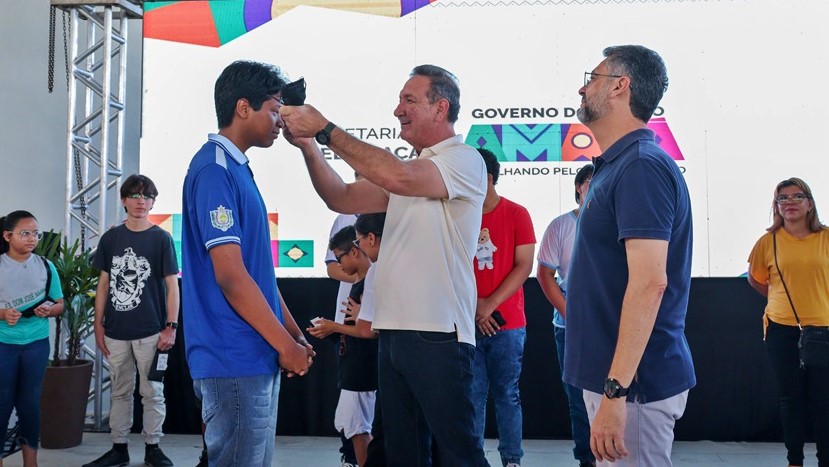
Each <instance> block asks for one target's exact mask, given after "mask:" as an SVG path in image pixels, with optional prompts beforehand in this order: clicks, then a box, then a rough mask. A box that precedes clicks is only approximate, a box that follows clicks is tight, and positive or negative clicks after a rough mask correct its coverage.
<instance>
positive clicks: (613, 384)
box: [603, 378, 624, 399]
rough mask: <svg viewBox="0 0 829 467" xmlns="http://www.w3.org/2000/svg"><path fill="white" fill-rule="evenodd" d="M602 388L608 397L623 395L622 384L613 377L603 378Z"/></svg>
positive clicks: (613, 397)
mask: <svg viewBox="0 0 829 467" xmlns="http://www.w3.org/2000/svg"><path fill="white" fill-rule="evenodd" d="M603 389H604V395H605V396H607V398H608V399H615V398H617V397H621V396H623V395H624V394H622V390H623V388H622V385H621V384H619V382H618V381H616V380H615V379H613V378H607V379H606V380H604V388H603Z"/></svg>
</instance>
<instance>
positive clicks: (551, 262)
mask: <svg viewBox="0 0 829 467" xmlns="http://www.w3.org/2000/svg"><path fill="white" fill-rule="evenodd" d="M558 220H559V218H558V217H557V218H555V219H553V221H552V222H550V225H548V226H547V230H545V231H544V237H542V238H541V246H540V247H539V249H538V262H539V263H541V264H543V265H544V266H546V267H548V268H550V269H554V270H558V269H559V267H560V266H561V264H560V263H561V254H560V253H561V247H560V245H559V241H558V240H559V237H560V235H559V229H558V224H559V223H558V222H557V221H558Z"/></svg>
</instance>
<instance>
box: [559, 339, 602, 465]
mask: <svg viewBox="0 0 829 467" xmlns="http://www.w3.org/2000/svg"><path fill="white" fill-rule="evenodd" d="M553 329H554V330H555V331H554V332H555V339H556V351H557V352H558V367H559V368H560V369H561V374H564V342H565V341H564V328H560V327H554V328H553ZM561 384H563V385H564V393H565V394H566V395H567V402H568V405H569V406H570V429H571V431H572V432H573V441H574V442H575V443H576V447H574V448H573V457H575V458H576V460H578V461H579V462H583V461H591V460H595V457H593V452H592V451H591V450H590V422H589V421H588V420H587V408H585V406H584V397H583V396H582V390H581V389H579V388H577V387H575V386H572V385H569V384H567V383H565V382H564V381H562V382H561Z"/></svg>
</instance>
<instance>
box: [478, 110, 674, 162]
mask: <svg viewBox="0 0 829 467" xmlns="http://www.w3.org/2000/svg"><path fill="white" fill-rule="evenodd" d="M648 128H650V129H651V130H653V132H654V138H655V139H656V143H657V144H658V145H659V146H660V147H661V148H662V150H664V151H665V152H667V153H668V155H669V156H671V158H672V159H673V160H675V161H681V160H685V157H684V156H683V155H682V151H681V150H680V149H679V145H678V144H677V142H676V139H675V138H674V135H673V133H672V132H671V129H670V127H669V126H668V122H667V121H665V119H664V118H654V119H651V121H650V122H648ZM466 144H468V145H470V146H473V147H476V148H483V149H488V150H490V151H492V152H493V153H494V154H495V156H496V157H497V158H498V160H499V161H501V162H539V161H547V162H556V161H564V162H586V161H590V160H592V158H593V157H596V156H600V155H601V153H602V151H601V148H599V144H598V142H596V138H595V136H593V133H591V132H590V129H588V128H587V127H586V126H584V125H582V124H580V123H572V124H569V123H541V124H534V125H530V124H496V125H472V127H470V129H469V132H467V134H466Z"/></svg>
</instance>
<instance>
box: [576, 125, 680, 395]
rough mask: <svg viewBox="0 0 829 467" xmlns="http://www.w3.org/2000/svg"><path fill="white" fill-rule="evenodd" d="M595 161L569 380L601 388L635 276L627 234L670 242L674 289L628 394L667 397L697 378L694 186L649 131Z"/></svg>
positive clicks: (583, 222) (579, 251)
mask: <svg viewBox="0 0 829 467" xmlns="http://www.w3.org/2000/svg"><path fill="white" fill-rule="evenodd" d="M594 165H595V166H596V170H595V172H594V173H593V179H592V181H591V183H590V190H589V191H588V193H587V198H586V199H585V203H584V207H583V208H582V211H581V214H580V215H579V219H578V224H577V228H576V242H575V246H574V249H573V257H572V260H571V263H570V276H569V278H568V281H567V282H568V284H569V285H568V289H567V325H566V343H567V344H566V350H565V353H564V355H565V360H564V381H566V382H567V383H570V384H572V385H573V386H576V387H579V388H582V389H586V390H588V391H592V392H596V393H601V392H602V384H603V382H604V380H605V378H607V376H608V371H610V364H611V361H612V360H613V354H614V352H615V349H616V341H617V338H618V335H619V320H620V316H621V311H622V300H623V298H624V295H625V289H626V288H627V283H628V268H627V255H626V253H625V244H624V240H625V239H628V238H649V239H659V240H667V241H668V258H667V265H666V272H667V277H668V287H667V289H666V290H665V294H664V296H663V297H662V303H661V304H660V306H659V312H658V315H657V318H656V324H655V326H654V330H653V333H652V334H651V337H650V339H649V340H648V344H647V346H646V348H645V353H644V355H643V356H642V361H641V362H640V363H639V368H638V369H637V372H636V375H635V377H634V380H633V383H632V384H631V394H630V396H628V397H629V399H631V400H634V399H635V400H638V401H640V402H643V403H646V402H654V401H659V400H663V399H667V398H668V397H671V396H675V395H677V394H679V393H681V392H683V391H685V390H687V389H690V388H692V387H694V385H696V377H695V376H694V365H693V362H692V360H691V352H690V349H689V348H688V342H687V341H686V339H685V313H686V312H687V309H688V292H689V290H690V286H691V246H692V232H691V230H692V221H691V203H690V199H689V196H688V187H687V186H686V185H685V179H684V178H683V176H682V174H681V173H680V171H679V168H678V167H677V165H676V163H675V162H674V161H673V160H672V159H671V158H670V157H669V156H668V155H667V154H666V153H665V152H664V151H663V150H662V149H661V148H659V146H657V145H656V142H655V141H654V134H653V132H652V131H650V130H647V129H641V130H636V131H633V132H631V133H629V134H627V135H625V136H624V137H623V138H621V139H620V140H619V141H617V142H616V143H615V144H613V145H612V146H611V147H610V148H608V150H607V151H605V152H604V154H602V156H601V157H598V158H596V159H595V160H594Z"/></svg>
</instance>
